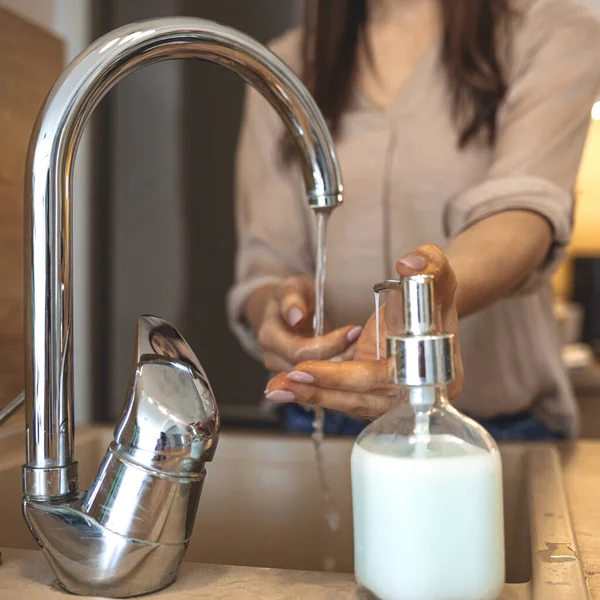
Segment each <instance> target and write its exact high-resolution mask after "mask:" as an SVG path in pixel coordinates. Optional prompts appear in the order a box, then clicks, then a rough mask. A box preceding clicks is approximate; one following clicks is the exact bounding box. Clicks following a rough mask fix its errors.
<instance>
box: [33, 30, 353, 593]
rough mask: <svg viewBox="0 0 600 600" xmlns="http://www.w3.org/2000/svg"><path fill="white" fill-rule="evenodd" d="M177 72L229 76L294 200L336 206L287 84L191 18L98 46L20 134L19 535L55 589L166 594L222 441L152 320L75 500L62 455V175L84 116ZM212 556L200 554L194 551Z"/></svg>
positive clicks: (293, 85) (215, 419) (319, 143)
mask: <svg viewBox="0 0 600 600" xmlns="http://www.w3.org/2000/svg"><path fill="white" fill-rule="evenodd" d="M175 58H199V59H205V60H209V61H212V62H215V63H218V64H221V65H223V66H225V67H227V68H228V69H231V70H232V71H234V72H236V73H238V74H239V75H240V76H241V77H242V78H243V79H244V80H245V81H247V82H248V83H250V84H251V85H253V86H254V87H255V88H257V90H258V91H259V92H261V93H262V94H263V95H264V96H265V98H266V99H267V100H268V101H269V102H270V103H271V104H272V105H273V107H274V108H275V109H276V111H277V112H278V114H279V115H280V117H281V119H282V120H283V121H284V122H285V124H286V126H287V127H288V128H289V129H290V131H291V132H292V134H293V139H294V140H295V141H296V143H297V146H298V150H299V153H300V164H301V166H302V171H303V175H304V182H305V186H306V194H307V201H308V202H309V205H310V206H311V207H312V208H313V209H315V210H317V211H329V210H331V209H332V208H334V207H335V206H337V205H338V204H339V203H340V202H341V199H342V198H341V194H342V185H341V175H340V172H339V168H338V163H337V159H336V156H335V152H334V149H333V144H332V141H331V138H330V135H329V133H328V130H327V127H326V125H325V122H324V120H323V118H322V116H321V114H320V112H319V110H318V108H317V106H316V104H315V103H314V101H313V100H312V98H311V97H310V95H309V94H308V92H307V91H306V89H305V88H304V86H303V85H302V84H301V83H300V81H299V80H298V78H297V77H296V76H295V75H294V74H293V73H292V72H291V70H290V69H289V68H288V67H287V66H286V65H285V64H284V63H282V62H281V61H280V60H279V59H278V58H277V57H275V56H274V55H273V54H271V53H270V52H269V51H268V50H266V49H265V48H264V47H263V46H261V45H260V44H258V43H257V42H255V41H254V40H252V39H251V38H249V37H247V36H245V35H243V34H241V33H239V32H236V31H234V30H232V29H230V28H228V27H223V26H221V25H217V24H215V23H211V22H208V21H203V20H199V19H187V18H174V19H155V20H151V21H147V22H143V23H136V24H132V25H127V26H126V27H123V28H121V29H119V30H116V31H114V32H112V33H109V34H108V35H106V36H104V37H103V38H101V39H100V40H98V41H97V42H95V43H94V44H93V45H92V46H90V48H89V49H88V50H86V51H85V52H83V53H82V54H81V55H80V56H79V57H78V58H76V59H75V60H74V61H73V62H72V63H71V65H70V66H69V67H68V68H67V70H66V71H65V72H64V73H63V75H62V76H61V77H60V78H59V80H58V81H57V83H56V84H55V86H54V88H53V89H52V91H51V92H50V94H49V96H48V98H47V99H46V102H45V104H44V106H43V108H42V110H41V112H40V115H39V117H38V120H37V123H36V126H35V128H34V131H33V134H32V140H31V144H30V148H29V156H28V167H27V189H26V201H25V217H26V241H25V248H26V261H25V265H26V274H25V280H26V282H27V288H26V300H25V306H26V342H27V343H26V349H27V360H26V369H27V372H26V394H25V395H26V403H27V418H26V437H27V457H26V465H25V467H24V470H23V477H24V494H25V496H24V500H23V505H24V513H25V518H26V520H27V523H28V525H29V527H30V529H31V531H32V533H33V535H34V536H35V538H36V539H37V541H38V542H39V544H40V546H41V547H42V548H43V551H44V553H45V555H46V557H47V559H48V561H49V562H50V565H51V566H52V568H53V570H54V572H55V574H56V576H57V577H58V580H59V582H60V583H61V585H62V586H63V587H64V588H66V589H67V590H68V591H70V592H74V593H77V594H84V595H90V594H93V595H102V596H110V597H128V596H135V595H140V594H144V593H149V592H152V591H156V590H158V589H161V588H163V587H166V586H167V585H169V584H170V583H171V582H172V581H173V580H174V579H175V577H176V576H177V571H178V568H179V565H180V563H181V561H182V560H183V556H184V553H185V550H186V547H187V543H188V540H189V538H190V536H191V534H192V528H193V524H194V521H195V516H196V510H197V506H198V501H199V498H200V494H201V491H202V484H203V481H204V477H205V463H206V462H207V461H210V460H212V458H213V456H214V452H215V449H216V446H217V441H218V435H219V413H218V409H217V405H216V403H215V398H214V395H213V392H212V390H211V388H210V384H209V382H208V379H207V377H206V374H205V373H204V370H203V369H202V366H201V365H200V363H199V361H198V359H197V358H196V356H195V354H194V353H193V352H192V350H191V349H190V347H189V346H188V345H187V343H186V342H185V340H184V339H183V337H182V336H181V335H180V334H179V332H178V331H177V330H176V329H175V328H174V327H173V326H172V325H170V324H169V323H166V322H165V321H163V320H161V319H158V318H156V317H149V316H147V317H142V318H140V319H139V321H138V324H137V334H136V335H137V344H136V348H137V350H136V361H135V367H134V372H133V376H132V379H131V385H130V388H129V391H128V394H127V397H126V402H125V407H124V410H123V413H122V416H121V419H120V422H119V424H118V425H117V427H116V429H115V435H114V441H113V442H112V443H111V444H110V446H109V447H108V449H107V451H106V454H105V456H104V460H103V462H102V465H101V466H100V469H99V471H98V474H97V476H96V479H95V480H94V482H93V483H92V486H91V487H90V489H89V490H88V491H87V492H83V491H79V489H78V484H77V463H76V462H75V458H74V454H73V285H72V246H71V241H72V234H71V233H72V232H71V231H70V227H71V224H72V219H71V211H72V204H73V198H72V181H71V174H72V171H73V163H74V160H75V155H76V152H77V146H78V143H79V140H80V138H81V134H82V132H83V130H84V128H85V125H86V123H87V122H88V120H89V118H90V115H91V113H92V112H93V110H94V108H95V107H96V105H97V104H98V102H100V100H101V99H102V98H103V97H104V95H105V94H106V93H107V92H108V91H109V90H110V89H111V88H112V87H113V86H114V85H115V84H116V83H117V82H118V81H120V80H121V79H122V78H123V77H125V76H126V75H128V74H129V73H131V72H133V71H135V70H136V69H138V68H141V67H144V66H147V65H150V64H153V63H156V62H160V61H163V60H167V59H175ZM206 543H207V544H210V540H207V541H206Z"/></svg>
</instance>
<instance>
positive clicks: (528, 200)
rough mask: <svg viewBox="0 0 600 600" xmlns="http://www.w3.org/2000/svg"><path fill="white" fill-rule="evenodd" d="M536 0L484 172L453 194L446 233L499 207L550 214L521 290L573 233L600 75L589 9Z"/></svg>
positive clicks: (547, 267) (545, 269) (599, 39)
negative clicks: (546, 246) (545, 238)
mask: <svg viewBox="0 0 600 600" xmlns="http://www.w3.org/2000/svg"><path fill="white" fill-rule="evenodd" d="M573 6H574V5H573V3H570V2H560V1H552V0H549V1H543V2H537V5H536V6H534V7H533V8H532V9H531V10H530V11H529V12H528V13H527V14H526V15H524V16H523V18H522V21H521V22H520V25H519V26H518V29H517V32H516V35H515V43H514V47H513V56H514V63H513V67H512V68H511V69H510V77H508V79H509V91H508V93H507V97H506V100H505V102H504V105H503V107H502V109H501V110H500V112H499V115H498V134H497V141H496V144H495V147H494V155H493V161H492V164H491V167H490V169H489V172H488V175H487V177H486V179H485V180H484V181H483V182H482V183H480V184H479V185H477V186H475V187H473V188H471V189H468V190H466V191H465V192H464V193H462V194H460V195H459V196H457V197H456V198H455V199H453V200H452V201H451V202H450V203H449V205H448V207H447V211H446V233H447V234H448V235H449V236H450V237H451V238H453V237H456V236H457V235H459V234H460V233H461V232H462V231H464V230H465V229H467V228H468V227H470V226H471V225H473V224H474V223H476V222H478V221H481V220H482V219H485V218H487V217H490V216H492V215H494V214H497V213H499V212H503V211H508V210H529V211H532V212H535V213H538V214H539V215H541V216H543V217H544V218H545V219H547V221H548V223H549V224H550V226H551V228H552V232H553V244H552V248H551V251H550V254H549V256H548V257H547V260H546V261H545V262H544V263H543V264H542V265H541V266H540V268H539V269H538V270H537V271H536V272H535V273H532V274H531V276H530V278H529V280H528V281H527V282H525V284H524V286H522V287H521V288H520V291H526V290H529V289H532V288H534V287H535V286H536V284H537V282H538V281H539V280H540V279H541V278H544V277H546V276H547V275H548V274H549V273H551V272H552V271H553V270H554V269H555V268H556V267H557V265H558V264H559V263H560V261H561V260H562V259H563V257H564V254H565V253H564V249H565V247H566V245H567V244H568V243H569V241H570V238H571V232H572V226H573V212H574V188H575V182H576V178H577V172H578V169H579V163H580V161H581V155H582V152H583V147H584V144H585V140H586V136H587V131H588V127H589V123H590V109H591V107H592V105H593V103H594V100H595V99H596V94H597V92H598V86H599V83H600V24H599V21H598V19H597V18H596V16H595V15H594V14H593V13H592V11H591V10H588V9H587V8H586V7H584V6H583V5H582V7H581V8H576V9H574V8H573Z"/></svg>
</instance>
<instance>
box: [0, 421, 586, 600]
mask: <svg viewBox="0 0 600 600" xmlns="http://www.w3.org/2000/svg"><path fill="white" fill-rule="evenodd" d="M23 437H24V436H23V433H22V425H16V426H14V427H12V428H8V427H6V428H4V431H1V432H0V456H2V457H3V459H2V464H1V465H0V520H1V527H0V547H4V548H19V549H36V544H35V542H34V540H33V538H32V536H31V534H30V533H29V531H28V529H27V527H26V525H25V523H24V521H23V518H22V515H21V464H22V462H23V452H24V450H23ZM111 439H112V429H108V428H94V427H91V428H86V429H80V430H78V431H77V436H76V457H77V460H78V461H79V473H80V484H81V488H82V489H87V487H88V486H89V484H90V482H91V480H92V478H93V476H94V475H95V473H96V470H97V467H98V465H99V463H100V460H101V459H102V457H103V455H104V452H105V450H106V447H107V445H108V443H109V442H110V440H111ZM352 443H353V441H352V440H350V439H328V440H327V441H326V444H325V457H326V467H327V472H328V474H329V476H330V480H331V486H332V491H333V496H334V498H335V500H336V502H337V505H338V509H339V512H340V517H341V524H340V528H339V530H338V531H337V532H335V533H331V532H330V531H329V530H328V528H327V526H326V524H325V521H324V518H323V503H322V495H321V491H320V487H319V482H318V478H317V472H316V467H315V461H314V454H313V448H312V443H311V441H310V440H309V439H306V438H295V437H288V436H282V435H277V434H256V433H252V434H250V433H224V434H222V435H221V439H220V441H219V447H218V450H217V453H216V458H215V460H214V462H213V463H212V464H209V465H208V466H207V471H208V474H207V479H206V484H205V486H204V491H203V494H202V498H201V500H200V509H199V511H198V518H197V520H196V525H195V529H194V534H193V536H192V539H191V542H190V545H189V549H188V552H187V554H186V560H187V561H193V562H201V563H214V564H222V565H240V566H252V567H271V568H279V569H294V570H303V571H324V570H333V571H336V572H339V573H351V572H352V571H353V557H352V552H353V551H352V504H351V495H350V461H349V458H350V451H351V449H352ZM502 459H503V465H504V491H505V492H504V493H505V498H504V506H505V528H506V551H507V552H506V574H507V585H506V587H505V591H504V594H503V596H502V598H503V599H526V598H533V599H535V600H554V599H556V600H558V599H559V598H560V600H570V599H573V600H575V599H577V600H579V599H582V598H583V599H585V598H588V594H587V588H586V585H585V579H584V576H583V570H582V566H581V564H580V561H579V558H578V553H577V546H576V540H575V535H574V532H573V529H572V526H571V520H570V517H569V513H568V508H567V503H566V500H565V494H564V489H563V484H562V477H561V472H560V462H559V458H558V453H557V451H556V450H555V449H554V448H553V447H552V446H546V445H539V444H537V445H530V446H529V445H522V444H518V445H517V444H515V445H507V446H504V447H502ZM1 568H2V567H0V569H1Z"/></svg>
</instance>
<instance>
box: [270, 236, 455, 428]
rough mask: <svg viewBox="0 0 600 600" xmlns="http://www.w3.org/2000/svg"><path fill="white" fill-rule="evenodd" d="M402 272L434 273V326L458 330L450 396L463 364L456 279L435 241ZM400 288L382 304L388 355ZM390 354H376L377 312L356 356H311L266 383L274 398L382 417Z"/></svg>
mask: <svg viewBox="0 0 600 600" xmlns="http://www.w3.org/2000/svg"><path fill="white" fill-rule="evenodd" d="M396 270H397V272H398V275H399V276H400V277H406V276H409V275H416V274H419V273H422V274H429V275H433V277H434V293H435V320H436V328H437V329H438V330H440V331H444V332H448V333H454V335H455V336H456V338H455V348H456V379H455V381H454V382H452V383H451V384H450V386H449V389H448V393H449V396H450V398H455V397H456V396H457V395H458V394H459V393H460V390H461V388H462V382H463V367H462V360H461V355H460V346H459V342H458V316H457V313H456V306H455V303H454V298H455V293H456V279H455V277H454V272H453V271H452V268H451V267H450V264H449V262H448V259H447V258H446V256H445V255H444V253H443V252H442V250H440V248H438V247H437V246H433V245H426V246H421V247H420V248H419V249H418V250H417V251H416V252H413V253H411V254H409V255H407V256H405V257H404V258H403V259H401V260H399V261H398V263H397V264H396ZM400 301H401V296H400V294H399V293H394V292H390V293H389V297H388V300H387V301H386V303H385V304H384V305H383V306H382V307H381V309H380V310H381V313H380V317H381V318H380V322H381V323H380V327H381V330H380V340H381V344H382V355H385V349H384V346H385V338H386V336H387V335H390V334H391V335H397V334H399V333H401V331H402V307H401V305H400ZM391 381H392V363H391V360H389V359H383V360H376V348H375V315H373V316H372V317H371V318H370V319H369V322H368V323H367V325H366V326H365V329H364V331H363V333H362V335H361V336H360V338H359V340H358V342H357V344H356V349H355V353H354V359H353V360H350V361H347V362H331V361H329V362H325V361H309V362H303V363H300V364H298V365H296V367H295V369H294V371H292V372H291V373H280V374H279V375H277V376H276V377H274V378H273V379H272V380H271V381H270V382H269V385H268V387H267V395H266V397H267V398H268V399H269V400H272V401H274V402H298V403H300V404H307V405H316V406H321V407H323V408H329V409H332V410H337V411H342V412H347V413H354V414H357V415H359V416H362V417H378V416H379V415H381V414H382V413H384V412H385V411H386V410H388V408H389V407H390V404H391V403H392V402H393V401H394V399H395V398H396V397H397V393H398V391H397V387H396V386H395V385H393V384H392V383H391Z"/></svg>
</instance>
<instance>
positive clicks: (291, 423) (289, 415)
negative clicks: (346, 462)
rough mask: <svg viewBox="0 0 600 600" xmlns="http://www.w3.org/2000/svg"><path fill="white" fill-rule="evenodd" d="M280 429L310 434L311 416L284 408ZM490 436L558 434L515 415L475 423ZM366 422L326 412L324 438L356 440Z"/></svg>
mask: <svg viewBox="0 0 600 600" xmlns="http://www.w3.org/2000/svg"><path fill="white" fill-rule="evenodd" d="M281 413H282V419H283V427H284V429H285V431H287V432H288V433H303V434H306V435H310V434H311V433H312V427H313V420H314V413H313V411H312V410H310V409H305V408H303V407H302V406H299V405H298V404H286V405H284V406H282V407H281ZM475 420H476V421H477V422H478V423H480V424H481V425H482V426H483V427H484V428H485V429H487V430H488V432H489V433H490V435H491V436H492V437H493V438H494V439H495V440H497V441H499V442H506V441H516V440H524V441H558V440H560V439H563V436H562V435H561V434H558V433H556V432H554V431H550V430H549V429H548V428H547V427H546V426H545V425H544V424H543V423H542V422H541V421H540V420H538V419H536V418H535V417H534V416H533V415H532V414H531V413H530V412H523V413H519V414H514V415H502V416H499V417H494V418H492V419H475ZM368 424H369V421H364V420H363V419H358V418H356V417H352V416H350V415H346V414H344V413H338V412H334V411H331V410H326V411H325V428H324V431H325V434H326V435H346V436H357V435H358V434H359V433H360V432H361V431H362V430H363V429H364V428H365V427H366V426H367V425H368Z"/></svg>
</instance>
